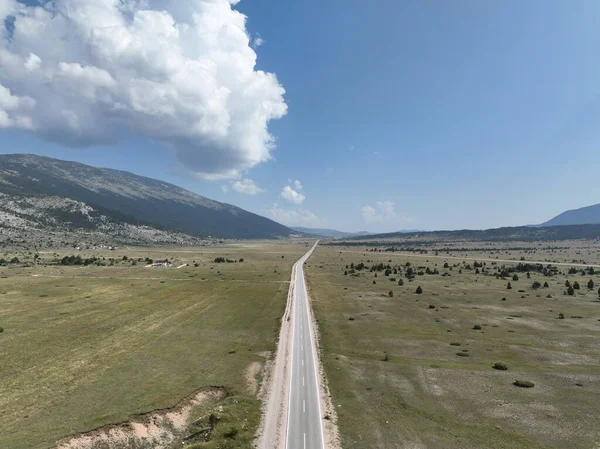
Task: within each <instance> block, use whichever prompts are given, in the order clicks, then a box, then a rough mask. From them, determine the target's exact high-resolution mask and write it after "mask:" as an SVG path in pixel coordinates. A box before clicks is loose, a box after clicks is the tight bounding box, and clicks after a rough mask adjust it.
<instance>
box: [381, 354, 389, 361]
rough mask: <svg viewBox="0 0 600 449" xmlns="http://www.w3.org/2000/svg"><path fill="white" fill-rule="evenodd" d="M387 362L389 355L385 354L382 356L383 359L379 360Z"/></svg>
mask: <svg viewBox="0 0 600 449" xmlns="http://www.w3.org/2000/svg"><path fill="white" fill-rule="evenodd" d="M389 360H390V356H389V355H387V354H385V355H384V356H383V358H382V359H381V361H382V362H388V361H389Z"/></svg>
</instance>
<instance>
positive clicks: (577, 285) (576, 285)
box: [573, 281, 580, 290]
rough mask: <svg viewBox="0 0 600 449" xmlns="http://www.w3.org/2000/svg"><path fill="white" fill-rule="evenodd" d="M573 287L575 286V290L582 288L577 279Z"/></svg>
mask: <svg viewBox="0 0 600 449" xmlns="http://www.w3.org/2000/svg"><path fill="white" fill-rule="evenodd" d="M573 288H574V289H575V290H579V289H580V287H579V282H577V281H575V282H573Z"/></svg>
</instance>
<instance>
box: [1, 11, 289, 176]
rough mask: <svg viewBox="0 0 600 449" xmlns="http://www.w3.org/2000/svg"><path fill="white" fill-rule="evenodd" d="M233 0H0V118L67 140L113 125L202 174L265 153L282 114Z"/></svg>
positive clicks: (106, 131)
mask: <svg viewBox="0 0 600 449" xmlns="http://www.w3.org/2000/svg"><path fill="white" fill-rule="evenodd" d="M236 3H237V0H186V1H180V0H147V1H145V0H60V1H54V2H52V1H42V2H41V3H40V5H39V6H30V5H25V4H23V3H19V2H17V1H15V0H0V24H3V23H6V24H7V26H5V27H3V30H2V36H1V37H0V39H1V41H0V127H4V128H6V127H13V128H20V129H24V130H27V131H28V132H33V133H36V134H38V135H39V136H41V137H43V138H46V139H50V140H53V141H57V142H60V143H62V144H65V145H70V146H75V147H89V146H93V145H98V144H110V143H113V142H114V141H115V139H116V136H117V135H118V131H119V129H121V128H127V129H129V130H130V131H132V132H134V133H136V134H138V135H141V136H144V137H149V138H152V139H155V140H157V141H160V142H162V143H164V144H165V145H167V146H169V147H171V148H173V149H174V151H175V152H176V155H177V157H178V159H179V161H181V162H182V163H183V164H184V165H185V166H187V167H188V168H189V169H191V170H192V171H194V172H196V173H199V174H201V175H203V176H204V177H207V178H227V177H237V176H239V175H240V173H241V172H242V171H244V170H247V169H249V168H252V167H254V166H255V165H257V164H259V163H261V162H264V161H266V160H268V159H269V157H270V152H271V150H272V149H273V146H274V139H273V136H271V135H270V134H269V131H268V123H269V121H270V120H273V119H278V118H281V117H282V116H283V115H285V113H286V110H287V106H286V104H285V101H284V99H283V95H284V92H285V91H284V89H283V87H282V86H281V85H280V84H279V82H278V80H277V78H276V76H275V75H274V74H271V73H265V72H263V71H259V70H256V69H255V66H256V53H255V52H254V50H253V49H252V47H251V45H250V38H249V36H248V34H247V31H246V26H245V16H244V15H242V14H241V13H239V12H238V11H236V10H235V9H233V5H235V4H236Z"/></svg>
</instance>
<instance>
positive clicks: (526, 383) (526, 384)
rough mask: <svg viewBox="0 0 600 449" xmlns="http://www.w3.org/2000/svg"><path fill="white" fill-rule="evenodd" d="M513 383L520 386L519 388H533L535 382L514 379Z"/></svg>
mask: <svg viewBox="0 0 600 449" xmlns="http://www.w3.org/2000/svg"><path fill="white" fill-rule="evenodd" d="M513 385H515V386H517V387H520V388H533V387H535V384H534V383H533V382H530V381H528V380H518V379H517V380H515V381H514V382H513Z"/></svg>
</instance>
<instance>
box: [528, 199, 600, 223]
mask: <svg viewBox="0 0 600 449" xmlns="http://www.w3.org/2000/svg"><path fill="white" fill-rule="evenodd" d="M599 223H600V204H593V205H591V206H584V207H580V208H578V209H570V210H566V211H564V212H562V213H560V214H558V215H557V216H556V217H554V218H551V219H550V220H548V221H546V222H544V223H542V224H540V225H539V226H565V225H581V224H599Z"/></svg>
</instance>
